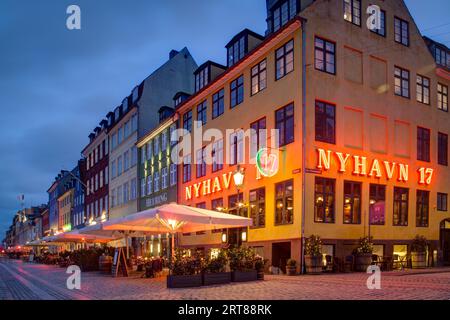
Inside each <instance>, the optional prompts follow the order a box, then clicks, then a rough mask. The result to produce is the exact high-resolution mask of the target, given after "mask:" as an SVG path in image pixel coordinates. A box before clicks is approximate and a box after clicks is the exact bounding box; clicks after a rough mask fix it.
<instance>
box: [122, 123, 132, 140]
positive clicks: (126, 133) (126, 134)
mask: <svg viewBox="0 0 450 320" xmlns="http://www.w3.org/2000/svg"><path fill="white" fill-rule="evenodd" d="M130 125H131V123H130V121H127V122H125V124H124V129H123V135H124V138H125V139H126V138H128V137H129V135H130V134H131V126H130Z"/></svg>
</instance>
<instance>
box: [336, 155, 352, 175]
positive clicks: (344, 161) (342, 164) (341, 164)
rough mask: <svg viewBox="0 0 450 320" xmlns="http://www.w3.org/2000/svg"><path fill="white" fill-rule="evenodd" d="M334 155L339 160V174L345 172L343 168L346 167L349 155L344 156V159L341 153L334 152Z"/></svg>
mask: <svg viewBox="0 0 450 320" xmlns="http://www.w3.org/2000/svg"><path fill="white" fill-rule="evenodd" d="M336 155H337V156H338V158H339V172H345V167H346V165H347V161H348V158H350V155H349V154H348V153H347V154H345V158H344V155H343V154H342V152H336Z"/></svg>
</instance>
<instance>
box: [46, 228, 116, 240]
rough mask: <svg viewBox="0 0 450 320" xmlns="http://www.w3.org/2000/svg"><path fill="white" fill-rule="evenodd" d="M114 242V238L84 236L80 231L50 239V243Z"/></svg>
mask: <svg viewBox="0 0 450 320" xmlns="http://www.w3.org/2000/svg"><path fill="white" fill-rule="evenodd" d="M112 240H114V238H112V237H107V236H100V235H92V234H91V235H89V234H82V233H80V231H79V230H73V231H70V232H64V233H60V234H57V235H54V236H51V237H49V239H48V242H50V243H53V242H75V243H76V242H92V243H107V242H110V241H112Z"/></svg>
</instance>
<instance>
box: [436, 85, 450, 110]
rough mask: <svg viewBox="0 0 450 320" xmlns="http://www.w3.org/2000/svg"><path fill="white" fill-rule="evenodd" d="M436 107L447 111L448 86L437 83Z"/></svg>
mask: <svg viewBox="0 0 450 320" xmlns="http://www.w3.org/2000/svg"><path fill="white" fill-rule="evenodd" d="M437 91H438V109H439V110H442V111H446V112H448V87H447V86H445V85H443V84H440V83H438V89H437Z"/></svg>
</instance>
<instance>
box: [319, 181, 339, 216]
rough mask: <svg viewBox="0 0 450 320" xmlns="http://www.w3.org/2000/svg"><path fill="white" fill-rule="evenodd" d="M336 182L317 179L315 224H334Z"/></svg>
mask: <svg viewBox="0 0 450 320" xmlns="http://www.w3.org/2000/svg"><path fill="white" fill-rule="evenodd" d="M335 185H336V180H334V179H325V178H319V177H316V180H315V187H314V222H318V223H334V222H335V213H334V199H335Z"/></svg>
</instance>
